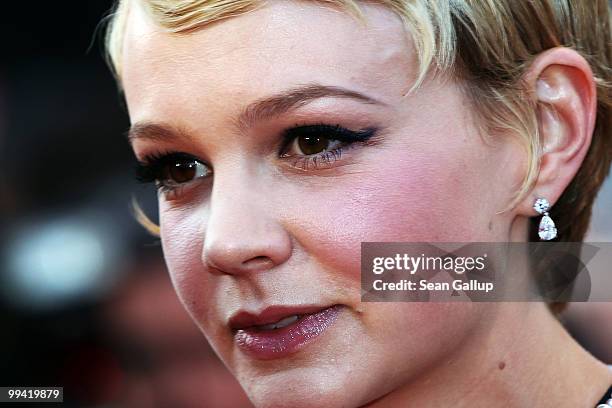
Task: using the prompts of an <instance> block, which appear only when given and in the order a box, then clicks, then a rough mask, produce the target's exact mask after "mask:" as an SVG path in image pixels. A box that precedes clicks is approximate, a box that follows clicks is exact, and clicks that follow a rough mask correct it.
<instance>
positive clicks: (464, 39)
mask: <svg viewBox="0 0 612 408" xmlns="http://www.w3.org/2000/svg"><path fill="white" fill-rule="evenodd" d="M130 1H139V2H140V4H141V5H142V6H143V7H144V10H146V11H147V13H148V15H149V16H150V18H151V19H152V20H153V21H154V22H155V23H156V24H157V25H158V26H159V27H161V28H163V29H165V30H168V31H169V32H172V33H189V32H191V31H193V30H197V29H199V28H201V27H203V26H205V25H206V24H209V23H211V22H213V21H218V20H221V19H225V18H231V17H233V16H237V15H240V14H243V13H247V12H250V11H252V10H255V9H256V8H258V7H260V6H262V5H264V4H265V0H174V1H172V0H129V1H128V0H120V1H119V2H118V4H117V6H116V9H115V13H114V14H113V17H112V19H111V22H110V27H109V30H108V31H107V38H106V41H107V51H108V56H109V60H110V63H111V65H112V67H113V68H114V72H115V74H116V76H117V78H118V79H119V81H120V80H121V57H122V56H121V50H122V46H123V36H124V31H125V23H126V19H127V15H128V13H129V7H130ZM310 1H318V2H319V3H325V4H328V5H330V6H335V7H340V8H343V9H345V10H347V11H348V12H350V13H351V14H353V15H355V16H356V17H357V18H358V19H359V20H362V21H363V20H364V15H363V13H362V11H361V10H360V8H359V3H360V1H355V0H310ZM372 2H373V3H377V4H381V5H384V6H387V7H389V8H390V9H391V10H393V11H394V12H395V13H396V14H397V15H398V16H399V17H400V18H401V19H402V21H403V22H404V24H405V25H406V28H407V29H408V30H409V31H410V33H411V34H412V37H413V38H412V39H413V42H414V45H415V48H416V50H417V54H418V61H419V70H418V73H419V74H418V78H417V81H416V83H415V87H416V86H418V85H419V84H420V83H421V82H422V81H423V80H424V78H425V77H426V75H427V74H428V73H429V72H437V73H449V74H452V75H455V76H457V77H459V78H461V79H464V80H465V81H464V82H465V83H466V84H467V86H466V87H465V91H466V93H467V94H468V95H469V97H470V98H469V99H470V100H471V102H472V103H473V104H474V107H475V112H476V113H477V114H478V115H479V119H480V120H478V122H479V124H480V126H481V129H480V130H481V133H482V134H483V135H484V136H485V137H490V136H491V135H498V134H513V135H516V136H518V137H520V138H522V139H523V141H524V143H525V146H526V148H527V152H528V158H529V160H528V166H527V171H526V176H525V179H524V182H523V184H522V186H521V187H520V189H519V191H517V193H516V196H515V199H514V200H513V202H512V203H511V205H510V207H512V206H514V205H515V204H516V203H518V202H519V201H520V200H521V199H523V198H524V197H525V195H526V194H528V193H529V191H530V190H531V188H532V187H533V183H534V182H535V180H536V178H537V175H538V171H539V164H540V163H539V158H540V155H541V149H542V146H541V141H540V137H539V131H538V121H537V116H536V108H537V106H536V100H535V97H534V95H531V94H530V93H529V92H527V89H528V88H527V87H526V86H525V84H524V83H523V82H522V81H523V79H524V74H525V72H526V69H527V68H528V67H529V65H530V63H531V62H532V61H533V59H534V58H535V57H536V56H537V55H538V54H539V53H541V52H543V51H544V50H547V49H550V48H554V47H559V46H563V47H569V48H572V49H574V50H576V51H577V52H579V53H580V54H581V55H582V56H583V57H584V58H585V59H586V60H587V62H588V63H589V64H590V66H591V68H592V70H593V73H594V78H595V82H596V86H597V95H598V105H597V108H598V114H597V121H596V126H595V131H594V134H593V139H592V144H591V147H590V149H589V151H588V153H587V156H586V158H585V160H584V163H583V165H582V166H581V168H580V170H579V171H578V173H577V174H576V176H575V177H574V179H573V181H572V182H571V183H570V185H569V186H568V188H567V189H566V190H565V192H564V193H563V194H562V196H561V197H560V199H559V200H558V202H557V203H555V205H554V206H553V208H552V209H551V211H550V212H551V214H552V216H553V218H554V219H555V220H556V221H557V224H558V229H559V232H558V233H559V239H560V240H562V241H582V239H583V237H584V234H585V232H586V230H587V228H588V225H589V221H590V216H591V206H592V203H593V201H594V199H595V197H596V195H597V192H598V190H599V188H600V186H601V184H602V183H603V180H604V179H605V178H606V176H607V174H608V172H609V168H610V160H611V144H612V142H611V136H612V135H611V133H612V132H611V130H612V128H611V123H610V122H611V118H610V110H611V100H610V88H611V86H610V85H611V84H610V80H611V75H610V71H611V68H610V67H611V65H612V64H611V62H612V51H611V43H612V41H611V34H610V12H609V5H608V1H607V0H589V1H584V0H481V1H470V0H378V1H372ZM413 89H414V87H413ZM510 207H509V208H510ZM138 214H139V215H140V216H144V214H142V212H138ZM145 218H146V217H145ZM147 224H148V225H149V226H151V225H154V224H152V223H150V222H149V223H147ZM536 227H537V226H536V225H535V224H532V226H531V232H530V240H537V233H536V230H537V228H536ZM156 232H159V230H158V229H157V230H156Z"/></svg>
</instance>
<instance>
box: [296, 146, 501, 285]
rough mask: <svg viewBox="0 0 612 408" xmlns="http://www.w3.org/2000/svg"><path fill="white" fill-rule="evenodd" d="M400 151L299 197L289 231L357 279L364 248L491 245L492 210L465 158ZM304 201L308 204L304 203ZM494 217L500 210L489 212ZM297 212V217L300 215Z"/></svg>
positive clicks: (325, 260) (331, 264)
mask: <svg viewBox="0 0 612 408" xmlns="http://www.w3.org/2000/svg"><path fill="white" fill-rule="evenodd" d="M443 153H444V152H442V153H438V154H437V155H436V157H437V158H438V159H439V161H438V160H432V155H431V154H427V153H418V154H415V153H414V152H410V151H406V150H401V149H394V151H391V152H384V153H379V156H380V157H384V160H377V161H374V162H373V164H372V165H371V166H368V168H367V169H364V170H359V171H357V172H354V173H351V174H350V175H347V176H346V177H344V178H339V179H336V180H334V181H331V182H329V184H326V185H322V184H317V185H316V186H313V187H312V189H311V190H310V191H306V192H302V193H299V194H293V195H294V196H297V197H303V198H302V199H299V200H298V199H296V200H292V201H291V203H287V205H286V208H291V211H292V212H294V214H293V217H292V218H290V221H289V222H287V229H289V230H290V231H291V234H292V235H293V236H295V237H296V239H297V240H298V241H299V242H300V244H301V245H303V246H304V247H305V251H306V252H308V253H309V254H312V255H313V256H314V257H315V258H316V259H317V260H318V261H319V262H321V263H323V264H325V265H326V266H328V267H330V268H331V269H333V270H335V271H343V272H344V275H347V274H348V275H350V276H351V277H352V279H358V275H359V271H360V257H361V252H360V251H361V242H363V241H368V242H371V241H383V242H394V241H395V242H440V241H443V242H467V241H479V240H481V241H488V240H489V239H490V237H489V236H487V235H486V234H487V233H488V232H489V231H488V225H487V224H488V223H487V221H485V220H486V219H487V217H488V215H487V214H488V212H487V211H482V212H480V211H474V209H475V208H482V206H479V205H478V202H477V200H476V198H478V197H482V194H484V193H483V192H481V191H480V190H479V188H480V187H479V186H480V183H474V180H477V177H476V173H477V172H478V171H480V169H474V168H473V167H472V168H470V167H469V166H468V165H467V164H466V161H467V160H466V159H465V158H462V157H459V155H456V156H453V154H452V153H449V154H447V155H446V157H444V155H443ZM304 203H307V205H305V204H304ZM490 212H491V213H494V211H490ZM296 214H299V217H296Z"/></svg>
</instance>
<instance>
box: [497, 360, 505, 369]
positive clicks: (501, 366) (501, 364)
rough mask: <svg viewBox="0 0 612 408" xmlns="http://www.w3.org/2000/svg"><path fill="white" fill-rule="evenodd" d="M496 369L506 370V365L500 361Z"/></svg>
mask: <svg viewBox="0 0 612 408" xmlns="http://www.w3.org/2000/svg"><path fill="white" fill-rule="evenodd" d="M498 367H499V369H500V370H503V369H504V368H506V363H504V362H503V361H500V362H499V365H498Z"/></svg>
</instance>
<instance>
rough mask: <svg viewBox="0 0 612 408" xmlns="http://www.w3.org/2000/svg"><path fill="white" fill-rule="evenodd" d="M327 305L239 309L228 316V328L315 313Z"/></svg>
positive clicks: (250, 325) (244, 326) (242, 327)
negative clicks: (256, 309)
mask: <svg viewBox="0 0 612 408" xmlns="http://www.w3.org/2000/svg"><path fill="white" fill-rule="evenodd" d="M328 307H331V305H329V306H319V305H301V306H300V305H296V306H268V307H266V308H264V309H262V310H261V311H259V312H249V311H245V310H239V311H238V312H236V313H234V314H233V315H232V316H231V317H230V319H229V323H228V324H229V327H230V329H232V330H240V329H245V328H247V327H252V326H259V325H263V324H270V323H275V322H277V321H279V320H281V319H284V318H285V317H288V316H293V315H305V314H310V313H316V312H319V311H321V310H324V309H327V308H328Z"/></svg>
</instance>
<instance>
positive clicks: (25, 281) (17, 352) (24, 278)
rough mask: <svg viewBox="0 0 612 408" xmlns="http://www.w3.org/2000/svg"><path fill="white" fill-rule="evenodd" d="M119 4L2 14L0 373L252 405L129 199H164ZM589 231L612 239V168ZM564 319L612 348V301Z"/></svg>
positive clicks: (592, 341)
mask: <svg viewBox="0 0 612 408" xmlns="http://www.w3.org/2000/svg"><path fill="white" fill-rule="evenodd" d="M15 3H17V4H18V5H15ZM111 5H112V2H111V1H102V0H96V1H94V0H90V1H87V2H84V1H77V0H66V1H63V2H60V3H58V2H36V4H35V6H34V5H32V4H30V3H26V2H23V3H21V5H19V3H18V2H13V4H12V5H11V6H10V8H5V9H4V11H3V13H2V17H1V18H2V25H1V26H0V27H1V28H0V30H1V32H0V38H1V39H2V57H1V61H2V62H1V63H0V229H1V233H0V324H1V325H0V327H2V331H1V332H0V386H20V385H21V386H26V385H28V386H35V385H39V386H63V387H64V395H65V397H64V398H65V401H66V402H65V404H64V406H70V407H179V408H181V407H211V408H222V407H249V406H250V405H249V403H248V401H247V399H246V397H245V396H244V393H243V392H242V390H241V389H240V388H239V387H238V385H237V384H236V382H235V381H234V379H233V378H232V377H231V375H229V373H228V372H227V371H226V370H225V368H224V367H223V365H222V364H221V363H220V362H219V361H218V360H217V358H216V357H215V356H214V354H213V352H212V351H211V349H210V348H209V347H208V345H207V344H206V341H205V339H204V337H203V336H202V335H201V333H199V332H198V330H197V329H196V328H195V325H194V324H193V323H192V322H191V321H190V320H189V318H188V317H187V314H186V313H185V312H184V311H183V309H182V307H181V305H180V304H179V302H178V300H177V298H176V295H175V293H174V291H173V290H172V287H171V284H170V280H169V277H168V275H167V273H166V270H165V266H164V263H163V259H162V256H161V247H160V245H159V242H158V240H157V239H155V238H153V237H151V236H150V235H148V234H147V233H146V232H145V231H144V230H143V228H142V227H140V226H139V225H138V224H137V223H136V222H135V221H134V219H133V217H132V214H131V213H130V200H131V197H132V196H136V197H137V198H138V199H139V201H140V202H141V203H142V205H143V207H144V209H145V211H146V212H147V213H148V214H156V213H157V204H156V196H155V192H154V189H153V187H144V186H141V185H138V184H137V183H136V182H135V179H134V176H133V165H134V159H133V157H132V154H131V151H130V147H129V145H128V143H127V140H126V138H125V131H126V130H127V127H128V119H127V114H126V110H125V107H124V105H123V102H122V100H121V98H120V97H119V95H118V92H117V89H116V86H115V83H114V80H113V78H112V76H111V74H110V72H109V70H108V69H107V67H106V65H105V63H104V60H103V58H102V56H101V55H102V47H101V44H102V41H101V37H102V36H101V33H99V29H100V21H102V20H103V18H104V17H105V15H107V12H108V10H109V9H110V7H111ZM34 7H35V10H32V8H34ZM588 240H590V241H612V182H610V180H608V182H607V185H606V186H605V188H604V190H603V191H602V193H601V194H600V196H599V198H598V202H597V204H596V206H595V209H594V223H593V228H592V230H591V232H590V235H589V239H588ZM564 321H566V323H567V326H568V327H569V328H570V330H571V331H572V332H573V334H574V335H575V336H576V338H577V339H579V341H581V342H582V343H583V345H584V346H585V347H586V348H587V349H589V350H590V351H591V352H592V353H593V354H595V355H596V356H597V357H599V358H600V359H602V360H604V361H606V362H608V363H612V347H611V346H610V344H612V324H610V323H608V324H607V325H606V324H602V322H609V321H612V307H611V306H610V304H606V303H600V304H588V305H584V304H583V305H572V307H570V310H569V311H568V313H566V315H565V316H564ZM20 406H21V405H20Z"/></svg>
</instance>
